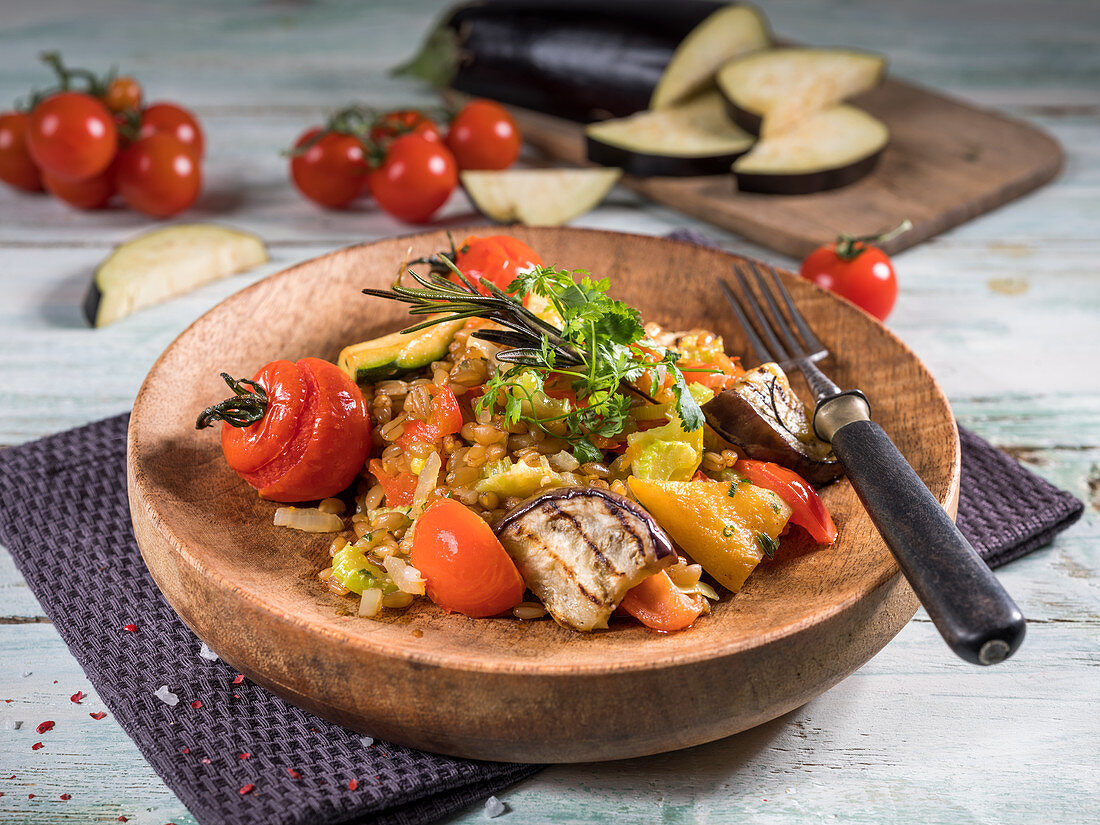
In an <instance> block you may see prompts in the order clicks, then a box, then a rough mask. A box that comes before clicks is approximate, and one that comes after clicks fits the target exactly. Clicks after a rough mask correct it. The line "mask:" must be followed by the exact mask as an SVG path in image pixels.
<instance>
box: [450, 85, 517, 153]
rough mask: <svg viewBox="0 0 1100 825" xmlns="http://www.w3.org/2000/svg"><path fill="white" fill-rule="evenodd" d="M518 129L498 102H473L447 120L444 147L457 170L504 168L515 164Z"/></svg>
mask: <svg viewBox="0 0 1100 825" xmlns="http://www.w3.org/2000/svg"><path fill="white" fill-rule="evenodd" d="M521 142H522V141H521V139H520V134H519V129H517V128H516V122H515V121H514V120H512V116H511V115H510V114H508V111H507V110H506V109H505V108H504V107H503V106H501V105H500V104H499V103H494V102H493V101H491V100H473V101H471V102H470V103H467V104H466V105H465V106H464V107H463V108H462V111H461V112H459V113H458V115H456V116H455V119H454V120H453V121H451V128H450V130H449V131H448V132H447V146H448V147H449V148H450V150H451V151H452V152H454V156H455V160H456V161H458V168H459V169H463V170H465V169H507V168H508V167H509V166H511V165H512V164H513V163H515V162H516V158H518V157H519V148H520V143H521Z"/></svg>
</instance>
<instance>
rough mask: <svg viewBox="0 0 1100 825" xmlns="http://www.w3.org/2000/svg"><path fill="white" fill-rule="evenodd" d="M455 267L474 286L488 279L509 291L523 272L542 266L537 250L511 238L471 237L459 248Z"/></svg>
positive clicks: (502, 236)
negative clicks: (482, 279)
mask: <svg viewBox="0 0 1100 825" xmlns="http://www.w3.org/2000/svg"><path fill="white" fill-rule="evenodd" d="M454 264H455V266H457V267H458V268H459V270H460V271H461V272H462V273H463V274H464V275H468V276H469V277H470V279H471V280H472V281H473V282H474V283H475V284H476V283H477V279H478V278H485V279H486V280H487V281H492V282H493V283H494V284H496V285H497V286H499V287H500V288H501V289H507V288H508V285H509V284H511V283H512V281H513V280H515V277H516V274H517V273H518V272H520V270H524V269H533V268H534V267H536V266H542V265H543V263H542V258H540V257H539V256H538V253H537V252H535V250H533V249H532V248H531V247H529V246H528V245H527V244H525V243H524V242H523V241H520V240H516V239H515V238H513V237H511V236H510V235H491V236H489V237H487V238H479V237H478V236H477V235H471V236H470V237H468V238H467V239H466V240H464V241H463V242H462V245H461V246H460V247H459V251H458V257H457V258H456V259H455V261H454Z"/></svg>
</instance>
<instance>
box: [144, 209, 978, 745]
mask: <svg viewBox="0 0 1100 825" xmlns="http://www.w3.org/2000/svg"><path fill="white" fill-rule="evenodd" d="M473 231H474V232H477V231H480V232H481V233H482V234H484V232H485V229H484V227H482V228H481V229H480V230H476V229H475V230H473ZM510 231H511V232H512V233H513V234H515V235H516V236H517V237H519V238H521V239H522V240H524V241H526V242H528V243H529V244H531V246H532V247H533V248H534V249H536V250H538V251H539V253H540V254H541V255H542V257H543V258H544V259H545V260H546V261H547V262H548V263H554V264H557V265H560V266H565V267H570V268H583V269H587V270H590V271H591V272H593V273H596V274H598V275H600V276H607V277H609V278H610V279H611V283H612V285H613V288H612V292H613V293H614V294H615V295H616V296H617V297H620V298H622V299H624V300H626V301H628V302H630V303H631V304H633V305H635V306H637V307H638V308H639V309H640V310H641V311H642V314H643V316H644V317H645V318H647V319H651V320H655V321H658V322H661V323H663V324H665V325H667V326H668V327H669V328H672V329H687V328H691V327H705V328H708V329H713V330H716V331H718V332H719V333H721V334H722V335H723V336H725V339H726V344H727V350H729V351H731V352H740V351H747V344H746V343H745V341H744V339H743V336H742V335H741V333H740V332H739V330H738V328H737V326H736V323H735V322H734V321H733V320H732V317H731V314H730V312H729V311H728V309H727V307H726V305H725V302H724V301H723V300H722V298H721V297H720V295H719V293H718V292H717V290H716V289H715V287H714V279H715V278H717V277H720V276H726V275H727V274H728V273H729V270H730V265H731V264H732V263H734V261H735V260H736V258H735V257H734V256H731V255H729V254H727V253H724V252H718V251H713V250H709V249H704V248H701V247H697V246H693V245H690V244H686V243H680V242H674V241H669V240H664V239H660V238H655V237H647V236H638V235H626V234H618V233H613V232H599V231H589V230H578V229H525V228H516V229H513V230H510ZM454 235H455V236H456V237H457V238H459V239H461V238H463V237H465V230H456V231H455V232H454ZM410 247H411V248H412V252H413V255H423V254H426V253H430V252H433V251H436V250H439V249H444V248H446V247H447V239H446V237H445V235H444V233H442V232H431V233H427V234H423V235H414V236H411V237H405V238H394V239H390V240H384V241H379V242H377V243H371V244H364V245H362V246H354V247H351V248H349V249H343V250H340V251H338V252H334V253H332V254H330V255H325V256H323V257H321V258H317V259H315V260H312V261H307V262H305V263H303V264H300V265H298V266H295V267H293V268H291V269H288V270H286V271H284V272H281V273H279V274H277V275H274V276H272V277H270V278H267V279H266V280H264V281H262V282H260V283H257V284H255V285H254V286H252V287H250V288H248V289H245V290H243V291H242V292H240V293H238V294H236V295H234V296H232V297H230V298H229V299H227V300H226V301H224V302H223V303H221V304H220V305H218V306H217V307H215V308H214V309H213V310H211V311H210V312H208V313H207V314H206V315H204V316H203V317H201V318H200V319H199V320H198V321H196V322H195V323H194V324H193V325H192V326H191V327H190V328H188V329H187V330H186V331H185V332H184V333H183V334H182V335H180V337H179V338H178V339H176V341H175V342H174V343H173V344H172V345H171V346H170V347H169V348H168V349H167V350H166V351H165V353H164V354H163V355H162V356H161V357H160V359H159V360H158V361H157V363H156V364H155V365H154V367H153V369H152V371H151V372H150V373H149V376H148V377H147V378H146V380H145V383H144V385H143V386H142V388H141V392H140V393H139V394H138V397H137V401H136V402H135V404H134V410H133V416H132V418H131V421H130V431H129V441H128V455H127V467H128V474H129V495H130V507H131V512H132V516H133V522H134V532H135V534H136V536H137V540H138V544H139V545H140V546H141V551H142V555H143V556H144V558H145V561H146V564H148V566H149V570H150V571H151V572H152V574H153V578H154V579H155V580H156V582H157V585H158V586H159V587H160V589H161V591H162V592H163V593H164V595H165V597H166V598H167V599H168V601H169V603H170V604H171V605H172V607H173V608H174V609H175V610H176V612H177V613H179V615H180V616H181V617H182V618H183V620H184V621H185V622H186V623H187V624H188V625H189V626H190V627H191V628H192V629H193V630H194V631H195V633H196V634H198V636H199V637H200V638H201V639H204V640H205V641H206V642H207V643H208V644H209V645H210V646H211V647H212V648H213V649H214V650H215V651H217V653H218V654H219V655H220V656H221V657H222V658H223V659H225V660H226V661H227V662H229V663H230V664H232V665H233V666H234V667H236V668H238V669H239V670H240V671H241V672H242V673H244V674H246V675H247V676H248V677H249V678H250V679H253V680H254V681H256V682H258V683H259V684H261V685H263V686H264V687H266V688H268V689H270V690H271V691H273V692H274V693H276V694H278V695H280V696H282V697H283V698H285V699H286V700H287V701H289V702H292V703H294V704H296V705H299V706H301V707H303V708H306V709H308V710H311V711H313V712H314V713H317V714H319V715H320V716H323V717H325V718H327V719H331V720H333V721H335V722H338V723H340V724H343V725H346V726H348V727H350V728H354V729H356V730H359V731H362V732H364V733H369V734H371V735H373V736H377V737H381V738H384V739H387V740H390V741H394V742H399V743H402V744H405V745H410V746H414V747H418V748H423V749H425V750H430V751H436V752H440V753H446V754H453V755H457V756H464V757H474V758H479V759H495V760H508V761H525V762H572V761H590V760H602V759H621V758H626V757H634V756H641V755H644V754H651V753H657V752H660V751H668V750H673V749H676V748H684V747H688V746H691V745H697V744H700V743H702V742H707V741H711V740H714V739H718V738H720V737H723V736H729V735H730V734H733V733H737V732H738V731H742V730H745V729H746V728H750V727H752V726H754V725H758V724H760V723H762V722H765V721H767V720H769V719H773V718H775V717H777V716H779V715H781V714H783V713H785V712H787V711H789V710H791V709H793V708H795V707H797V706H799V705H801V704H803V703H804V702H806V701H808V700H810V699H812V698H813V697H815V696H817V695H818V694H820V693H822V692H823V691H825V690H827V689H828V688H829V687H831V686H832V685H834V684H836V683H837V682H839V681H840V680H841V679H843V678H844V677H845V676H847V675H848V674H850V673H851V672H852V671H854V670H855V669H856V668H858V667H859V666H860V665H862V664H863V663H864V662H866V661H867V660H868V659H870V658H871V657H872V656H873V655H874V654H875V653H876V652H878V651H879V650H880V649H881V648H882V647H883V646H884V645H885V644H886V643H887V642H888V641H889V640H890V639H891V638H892V637H893V636H894V635H895V634H896V633H897V632H898V631H899V630H900V629H901V628H902V626H903V625H904V624H905V623H906V622H907V621H908V620H909V619H910V618H911V617H912V615H913V613H914V611H915V610H916V607H917V602H916V598H915V596H914V595H913V593H912V591H911V590H910V589H909V586H908V585H907V584H906V582H905V581H904V578H903V577H902V576H901V575H900V573H899V570H898V567H897V566H896V565H895V563H894V561H893V558H892V557H891V556H890V553H889V552H888V551H887V549H886V547H885V545H884V544H883V542H882V540H881V539H880V538H879V536H878V534H877V533H876V531H875V529H874V527H873V526H872V525H871V522H870V520H869V518H868V517H867V514H866V513H865V512H864V510H863V508H862V507H861V506H860V504H859V502H858V501H857V499H856V497H855V495H854V493H853V492H852V489H851V487H850V486H849V485H848V484H847V482H843V481H842V482H840V483H838V484H835V485H833V486H831V487H829V488H828V489H826V490H825V491H824V498H825V501H826V503H827V504H828V506H829V508H830V510H831V511H832V513H833V514H834V517H835V519H836V522H837V525H838V526H839V528H840V537H839V539H838V540H837V543H836V545H835V546H833V547H830V548H826V549H818V548H815V547H813V546H812V545H809V544H808V543H806V544H799V543H798V541H797V539H790V538H788V539H785V540H784V543H783V547H782V548H781V551H780V553H779V554H778V557H777V558H776V559H775V561H773V562H769V563H765V564H762V565H761V566H760V567H759V568H758V569H757V570H756V572H754V573H753V575H752V576H751V577H750V578H749V580H748V582H747V584H746V586H745V587H744V589H743V590H742V591H741V592H740V593H738V594H737V595H736V596H730V595H729V594H726V595H724V596H723V598H722V600H721V601H720V602H719V603H718V604H717V605H716V606H715V607H714V610H713V612H712V613H711V614H710V615H708V616H704V617H702V618H701V619H700V620H699V621H698V622H697V623H696V625H695V626H694V627H692V628H690V629H689V630H687V631H684V632H681V633H674V634H660V633H655V632H652V631H649V630H647V629H645V628H643V627H641V626H639V625H636V624H633V623H626V622H623V623H617V624H616V623H613V627H612V629H611V630H609V631H607V632H597V633H591V634H582V633H574V632H572V631H568V630H564V629H562V628H561V627H559V626H557V625H556V624H555V623H554V622H552V621H549V620H545V621H537V622H522V623H521V622H518V621H515V620H512V619H477V620H475V619H468V618H465V617H463V616H460V615H455V614H451V615H448V614H446V613H444V612H443V611H442V610H440V609H438V608H436V607H435V606H434V605H433V604H431V603H429V602H427V601H426V600H422V601H420V602H419V603H418V604H417V605H414V606H413V607H411V608H410V609H408V610H407V611H405V612H404V613H400V614H398V615H393V616H389V617H387V618H385V619H383V620H381V621H372V620H368V619H360V618H358V617H356V616H354V615H353V614H354V611H355V609H356V604H355V602H353V601H352V600H351V599H348V598H343V597H339V596H336V595H334V594H332V593H331V592H329V591H328V590H327V589H326V588H325V587H324V586H323V585H322V584H321V583H320V582H319V581H318V579H317V572H318V571H319V570H321V569H322V568H324V567H326V566H327V562H328V553H327V548H328V546H329V544H330V542H331V538H332V536H327V535H324V536H313V535H309V534H305V533H300V532H295V531H291V530H288V529H285V528H277V527H274V526H272V513H273V511H274V509H275V507H276V505H275V504H273V503H271V502H266V501H261V500H260V499H259V498H258V497H257V496H256V494H255V492H253V490H252V489H251V488H249V487H248V486H247V485H246V484H245V483H244V482H242V481H240V480H239V479H238V478H237V476H236V475H235V474H234V473H233V472H232V471H230V470H229V468H228V467H227V466H226V464H225V461H224V460H223V458H222V454H221V448H220V445H219V439H218V435H217V431H216V430H204V431H196V430H195V428H194V422H195V417H196V415H197V413H198V412H199V411H200V410H201V409H203V408H204V407H206V406H207V405H209V404H211V403H214V402H215V401H218V400H220V399H221V398H222V397H223V396H224V395H225V385H224V384H223V383H222V382H221V380H220V379H219V378H218V373H219V372H222V371H226V372H229V373H231V374H232V375H234V376H246V375H247V376H250V375H252V373H253V372H254V371H255V370H256V369H258V368H259V367H260V366H261V365H262V364H264V363H266V362H268V361H270V360H272V359H275V358H290V359H295V358H300V357H303V356H307V355H315V356H321V357H325V358H332V359H334V358H335V357H336V355H337V353H338V352H339V350H340V349H341V348H342V347H343V346H344V345H345V344H347V343H349V342H354V341H360V340H364V339H367V338H370V337H373V336H377V335H381V334H383V333H387V332H392V331H393V330H396V329H398V328H400V327H402V326H404V325H405V322H406V318H407V316H406V315H405V312H404V308H403V306H401V305H398V304H395V303H392V302H387V301H382V300H379V299H374V298H369V297H367V296H364V295H362V294H360V291H359V290H360V289H361V288H362V287H365V286H384V285H388V284H389V283H390V282H391V281H392V279H393V277H394V274H395V273H396V271H397V268H398V266H399V265H400V263H401V261H402V260H403V259H404V256H405V254H406V250H408V249H409V248H410ZM785 277H786V281H787V283H788V285H789V287H790V289H791V291H792V293H793V295H794V296H795V299H796V300H797V301H798V303H799V305H800V306H801V307H802V309H803V310H804V312H805V314H806V316H807V317H808V318H809V320H810V321H811V323H812V324H813V326H814V327H815V329H816V330H817V332H818V334H819V336H820V337H821V339H822V340H823V341H824V342H825V343H826V345H827V346H828V347H829V348H830V350H831V351H832V352H833V353H835V355H834V356H833V357H832V358H831V359H829V361H827V362H826V368H827V370H828V372H829V373H830V374H831V375H832V376H833V378H834V379H836V381H837V382H838V383H839V384H840V385H841V386H858V387H861V388H862V389H864V390H865V391H866V392H867V394H868V396H869V397H870V400H871V406H872V409H873V414H874V416H875V418H876V420H878V421H879V422H880V423H881V424H882V425H883V426H884V427H885V428H886V431H887V432H888V433H890V434H891V435H892V436H893V438H894V440H895V441H896V442H897V445H898V447H899V448H900V449H901V451H902V452H903V453H904V454H905V455H906V457H907V458H908V459H909V461H910V462H911V463H912V464H913V467H914V468H915V469H916V471H917V472H918V473H919V474H920V476H921V477H922V478H923V479H924V480H925V481H926V482H927V484H928V485H929V487H930V488H931V490H932V492H933V494H934V495H935V496H936V497H937V499H939V501H941V502H942V503H943V504H944V506H945V507H946V508H947V510H948V511H949V512H951V513H954V511H955V508H956V504H957V497H958V484H959V447H958V436H957V432H956V429H955V424H954V419H953V418H952V415H951V411H950V409H949V407H948V404H947V401H946V400H945V399H944V396H943V394H942V392H941V391H940V389H939V387H938V386H937V385H936V383H935V381H934V380H933V378H932V376H931V375H930V374H929V373H928V370H927V369H926V368H925V367H924V366H923V365H922V364H921V362H920V361H919V360H918V359H917V358H916V356H914V355H913V353H912V352H910V351H909V350H908V349H907V348H906V347H905V346H904V345H903V344H902V343H901V342H900V341H898V339H897V338H895V337H894V336H893V335H892V334H891V333H890V332H888V331H887V330H886V329H885V328H883V327H882V326H881V325H880V324H878V323H877V322H876V321H874V320H873V319H871V317H870V316H868V315H865V314H864V313H862V312H861V311H859V310H858V309H855V308H854V307H853V306H851V305H849V304H847V303H844V302H843V301H841V300H839V299H837V298H835V297H833V296H832V295H830V294H828V293H826V292H824V291H822V290H820V289H818V288H817V287H815V286H813V285H811V284H810V283H808V282H806V281H804V280H802V279H800V278H798V277H796V276H794V275H787V276H785ZM749 363H752V361H751V358H750V359H749ZM685 549H687V550H688V551H689V552H690V549H691V548H685Z"/></svg>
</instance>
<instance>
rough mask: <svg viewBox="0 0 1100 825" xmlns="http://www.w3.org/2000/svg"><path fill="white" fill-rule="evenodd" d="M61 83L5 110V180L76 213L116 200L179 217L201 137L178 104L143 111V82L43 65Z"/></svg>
mask: <svg viewBox="0 0 1100 825" xmlns="http://www.w3.org/2000/svg"><path fill="white" fill-rule="evenodd" d="M42 59H43V60H44V61H45V62H46V63H47V64H48V65H49V66H50V67H51V68H52V69H53V70H54V72H55V73H56V75H57V79H58V83H57V85H56V86H54V87H52V88H50V89H47V90H44V91H41V92H36V93H35V94H33V95H32V97H31V100H30V103H29V104H28V105H27V106H26V107H24V108H22V109H16V110H14V111H8V112H3V113H0V180H2V181H4V182H5V183H7V184H9V185H10V186H13V187H16V188H18V189H24V190H27V191H30V192H37V191H41V190H42V189H45V190H46V191H47V192H49V193H50V194H52V195H54V196H55V197H57V198H60V199H61V200H63V201H65V202H66V203H68V204H71V205H73V206H75V207H77V208H80V209H101V208H103V207H105V206H107V205H108V203H109V202H110V201H111V199H112V198H113V197H114V196H115V195H116V194H117V195H119V196H120V197H121V198H122V200H123V202H124V203H126V205H127V206H129V207H130V208H132V209H135V210H137V211H138V212H142V213H144V214H146V215H151V216H153V217H156V218H167V217H169V216H171V215H175V214H176V213H177V212H182V211H183V210H184V209H187V208H188V207H189V206H191V204H193V203H194V202H195V199H196V198H198V196H199V190H200V189H201V187H202V172H201V169H200V165H201V162H202V155H203V135H202V129H201V128H200V126H199V123H198V121H197V120H196V119H195V116H194V115H193V114H192V113H191V112H189V111H188V110H187V109H184V108H183V107H182V106H179V105H177V104H175V103H169V102H157V103H152V104H145V103H144V102H143V90H142V87H141V84H140V83H138V81H136V80H135V79H134V78H132V77H127V76H114V75H113V74H112V75H109V76H107V77H105V78H101V77H98V76H97V75H95V74H94V73H92V72H90V71H87V70H85V69H73V68H69V67H67V66H65V65H64V64H63V63H62V61H61V58H60V57H59V56H58V55H56V54H53V53H51V54H46V55H43V58H42Z"/></svg>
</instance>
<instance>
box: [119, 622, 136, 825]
mask: <svg viewBox="0 0 1100 825" xmlns="http://www.w3.org/2000/svg"><path fill="white" fill-rule="evenodd" d="M122 629H123V630H125V631H126V632H127V633H137V625H136V624H124V625H123V626H122ZM119 821H120V822H125V821H126V820H124V819H123V820H119Z"/></svg>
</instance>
